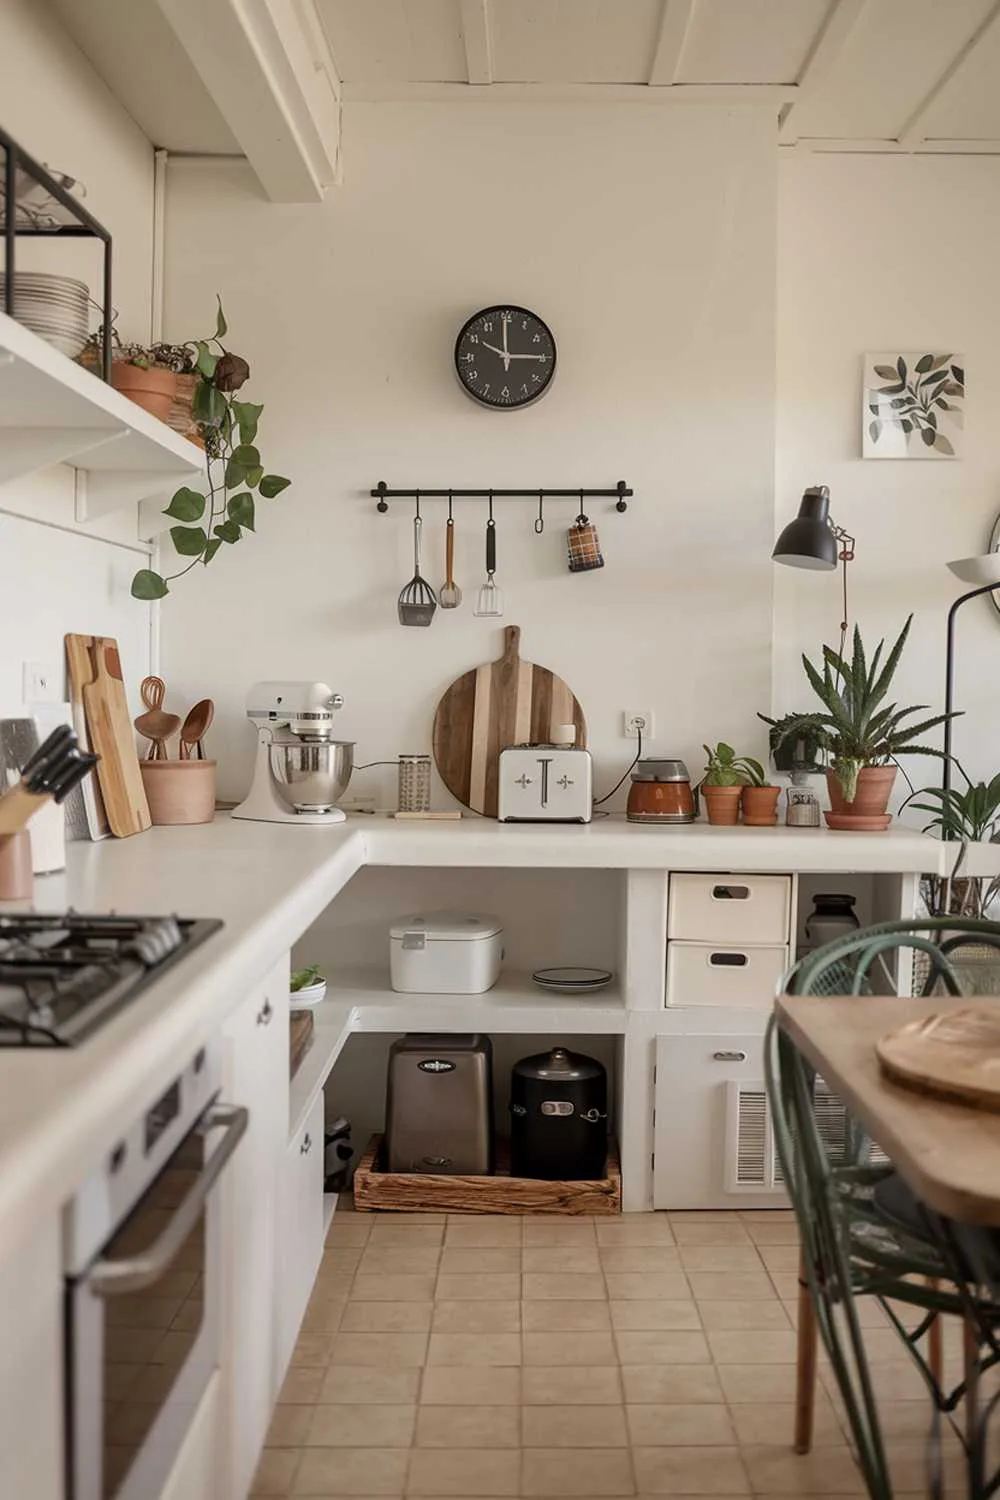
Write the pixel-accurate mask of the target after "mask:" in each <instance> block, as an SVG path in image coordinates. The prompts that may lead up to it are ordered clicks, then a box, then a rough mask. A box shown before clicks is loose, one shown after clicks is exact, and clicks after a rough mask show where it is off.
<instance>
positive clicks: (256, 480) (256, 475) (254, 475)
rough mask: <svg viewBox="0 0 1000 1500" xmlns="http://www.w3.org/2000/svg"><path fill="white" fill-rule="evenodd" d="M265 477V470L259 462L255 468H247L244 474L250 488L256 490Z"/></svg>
mask: <svg viewBox="0 0 1000 1500" xmlns="http://www.w3.org/2000/svg"><path fill="white" fill-rule="evenodd" d="M263 478H264V470H263V469H262V468H261V466H260V464H258V465H257V467H256V468H255V469H247V471H246V473H245V474H244V476H243V482H244V484H246V485H247V487H248V488H249V489H251V490H255V489H256V488H257V486H258V485H259V484H260V482H261V480H262V479H263Z"/></svg>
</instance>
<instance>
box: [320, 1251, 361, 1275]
mask: <svg viewBox="0 0 1000 1500" xmlns="http://www.w3.org/2000/svg"><path fill="white" fill-rule="evenodd" d="M364 1250H365V1247H364V1245H350V1246H345V1247H344V1249H339V1248H338V1249H335V1250H324V1251H323V1259H322V1260H321V1261H320V1263H319V1270H318V1272H317V1275H318V1276H327V1275H330V1276H353V1275H354V1273H355V1271H356V1270H357V1269H358V1262H359V1261H360V1259H361V1257H362V1255H363V1254H364Z"/></svg>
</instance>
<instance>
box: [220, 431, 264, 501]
mask: <svg viewBox="0 0 1000 1500" xmlns="http://www.w3.org/2000/svg"><path fill="white" fill-rule="evenodd" d="M259 467H260V454H259V453H258V452H257V449H256V448H255V447H254V446H253V444H252V443H240V444H238V445H237V447H235V448H234V449H233V451H232V453H231V454H230V456H229V462H228V463H227V464H226V489H227V490H233V489H235V488H236V487H237V485H240V484H244V483H248V482H249V479H248V476H249V474H250V473H251V472H252V471H253V470H254V469H256V468H259Z"/></svg>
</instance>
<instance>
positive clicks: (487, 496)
mask: <svg viewBox="0 0 1000 1500" xmlns="http://www.w3.org/2000/svg"><path fill="white" fill-rule="evenodd" d="M369 493H370V494H371V497H372V499H373V500H377V501H378V505H377V506H376V507H375V509H376V510H378V511H381V513H382V514H383V515H384V514H385V512H386V511H387V510H388V509H389V504H388V502H389V501H390V500H416V501H418V502H419V501H420V500H581V501H582V500H598V499H605V500H615V501H616V502H617V504H616V505H615V510H617V511H626V510H628V504H627V502H628V500H629V499H631V497H632V495H633V494H634V493H635V492H634V491H633V490H630V489H629V487H628V485H627V484H626V483H625V481H624V479H619V481H618V483H617V484H616V485H615V487H614V488H613V489H603V490H588V489H586V488H583V489H580V488H577V489H575V490H550V489H548V488H546V486H545V485H539V486H537V487H536V488H535V489H533V490H461V489H459V490H390V489H389V488H388V487H387V486H386V483H385V480H384V479H380V480H379V482H378V484H377V485H376V486H375V488H374V489H373V490H371V491H370V492H369Z"/></svg>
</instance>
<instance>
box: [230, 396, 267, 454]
mask: <svg viewBox="0 0 1000 1500" xmlns="http://www.w3.org/2000/svg"><path fill="white" fill-rule="evenodd" d="M232 409H233V416H234V417H235V418H236V420H237V422H238V423H239V427H240V442H241V443H245V444H246V443H252V442H253V440H254V438H255V437H256V436H257V423H258V421H259V419H260V414H261V412H262V411H263V410H264V408H263V406H262V405H260V406H258V405H255V403H254V402H253V401H234V402H233V403H232Z"/></svg>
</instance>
